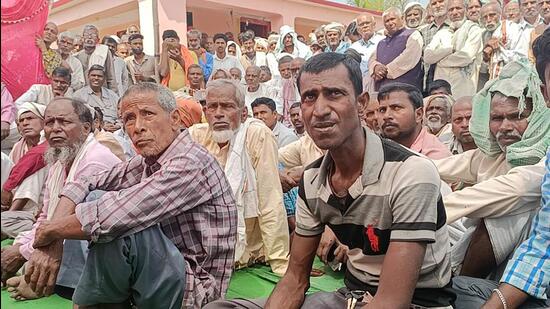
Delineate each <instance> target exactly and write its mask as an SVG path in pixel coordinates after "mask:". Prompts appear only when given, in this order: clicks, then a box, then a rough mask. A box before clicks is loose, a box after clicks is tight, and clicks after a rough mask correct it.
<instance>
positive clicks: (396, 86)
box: [378, 82, 424, 109]
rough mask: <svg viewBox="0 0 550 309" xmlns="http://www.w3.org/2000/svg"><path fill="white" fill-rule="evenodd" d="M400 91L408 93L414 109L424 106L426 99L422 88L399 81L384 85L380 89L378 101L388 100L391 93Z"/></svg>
mask: <svg viewBox="0 0 550 309" xmlns="http://www.w3.org/2000/svg"><path fill="white" fill-rule="evenodd" d="M398 91H402V92H405V93H406V94H407V96H408V97H409V101H411V104H412V105H413V107H414V109H418V108H421V107H422V106H423V104H424V100H423V98H422V92H420V89H418V88H417V87H415V86H413V85H409V84H405V83H399V82H395V83H391V84H386V85H384V86H382V88H380V91H378V102H380V101H382V100H387V99H388V98H389V96H390V94H391V93H394V92H398Z"/></svg>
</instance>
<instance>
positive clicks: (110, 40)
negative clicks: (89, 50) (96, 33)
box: [101, 36, 118, 46]
mask: <svg viewBox="0 0 550 309" xmlns="http://www.w3.org/2000/svg"><path fill="white" fill-rule="evenodd" d="M107 43H111V44H115V46H116V45H117V44H118V43H117V42H116V40H115V39H113V38H112V37H110V36H104V37H103V40H101V44H107Z"/></svg>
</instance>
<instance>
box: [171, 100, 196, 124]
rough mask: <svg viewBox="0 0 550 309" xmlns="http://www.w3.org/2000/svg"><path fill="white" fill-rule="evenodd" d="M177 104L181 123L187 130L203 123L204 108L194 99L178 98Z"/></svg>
mask: <svg viewBox="0 0 550 309" xmlns="http://www.w3.org/2000/svg"><path fill="white" fill-rule="evenodd" d="M176 103H177V106H178V113H179V114H180V118H181V121H182V123H183V125H184V126H185V127H186V128H189V127H191V126H192V125H194V124H196V123H200V122H201V119H202V106H201V105H200V104H199V103H197V102H196V101H195V100H193V99H192V98H186V99H183V98H178V99H176Z"/></svg>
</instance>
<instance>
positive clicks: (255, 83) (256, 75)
mask: <svg viewBox="0 0 550 309" xmlns="http://www.w3.org/2000/svg"><path fill="white" fill-rule="evenodd" d="M261 72H262V69H260V67H258V66H255V65H251V66H249V67H248V68H246V71H245V75H244V80H245V81H246V85H247V86H248V90H249V91H256V90H257V89H258V87H259V85H260V73H261Z"/></svg>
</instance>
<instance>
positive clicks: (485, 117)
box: [434, 60, 550, 278]
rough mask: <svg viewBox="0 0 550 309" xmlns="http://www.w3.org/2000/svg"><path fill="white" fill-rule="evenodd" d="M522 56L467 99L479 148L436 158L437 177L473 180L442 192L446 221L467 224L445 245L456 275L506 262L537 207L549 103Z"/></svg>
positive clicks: (549, 133) (479, 273) (496, 268)
mask: <svg viewBox="0 0 550 309" xmlns="http://www.w3.org/2000/svg"><path fill="white" fill-rule="evenodd" d="M540 88H541V87H540V80H539V77H538V75H537V73H536V72H535V70H534V68H533V67H532V65H531V64H530V63H529V62H528V61H527V60H524V61H520V62H516V61H514V62H511V63H509V64H508V65H506V66H505V67H504V68H503V69H502V74H501V75H500V77H499V78H497V79H495V80H491V81H489V82H488V83H487V85H486V86H485V88H483V89H482V90H481V91H480V92H479V93H478V94H476V96H474V98H473V104H472V105H473V109H472V118H471V119H470V126H469V132H470V134H471V135H472V136H473V138H474V141H475V143H476V145H477V147H478V149H475V150H469V151H466V152H464V153H462V154H458V155H454V156H451V157H448V158H445V159H442V160H435V161H434V163H435V165H436V166H437V169H438V171H439V174H440V176H441V179H442V180H444V181H446V182H448V183H458V182H463V183H467V184H472V185H473V186H471V187H467V188H464V189H462V190H459V191H455V192H453V193H451V194H449V195H447V196H445V197H444V198H443V202H444V204H445V209H446V212H447V223H448V224H452V223H454V222H455V221H458V220H462V222H463V223H464V226H465V227H467V228H468V230H467V231H466V232H465V234H464V235H463V236H462V239H461V240H460V241H459V242H458V243H457V244H455V245H454V246H453V247H452V267H453V269H454V272H455V273H456V274H458V273H460V274H461V275H465V276H471V277H477V278H484V277H486V276H487V275H490V274H491V275H496V276H498V275H499V273H501V271H502V270H503V268H504V266H506V261H507V259H508V258H509V257H510V255H511V254H512V252H513V250H514V248H516V246H517V245H519V243H520V242H521V241H523V240H524V239H525V238H526V237H527V235H528V233H529V226H530V221H531V219H532V217H533V216H534V214H535V213H536V212H537V209H538V208H539V207H540V196H541V191H540V183H541V181H542V177H543V175H544V162H543V161H544V160H541V159H542V158H543V157H544V155H545V153H546V150H547V149H548V147H549V146H550V122H548V119H550V109H548V107H546V104H545V102H544V97H543V95H542V93H541V91H540Z"/></svg>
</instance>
